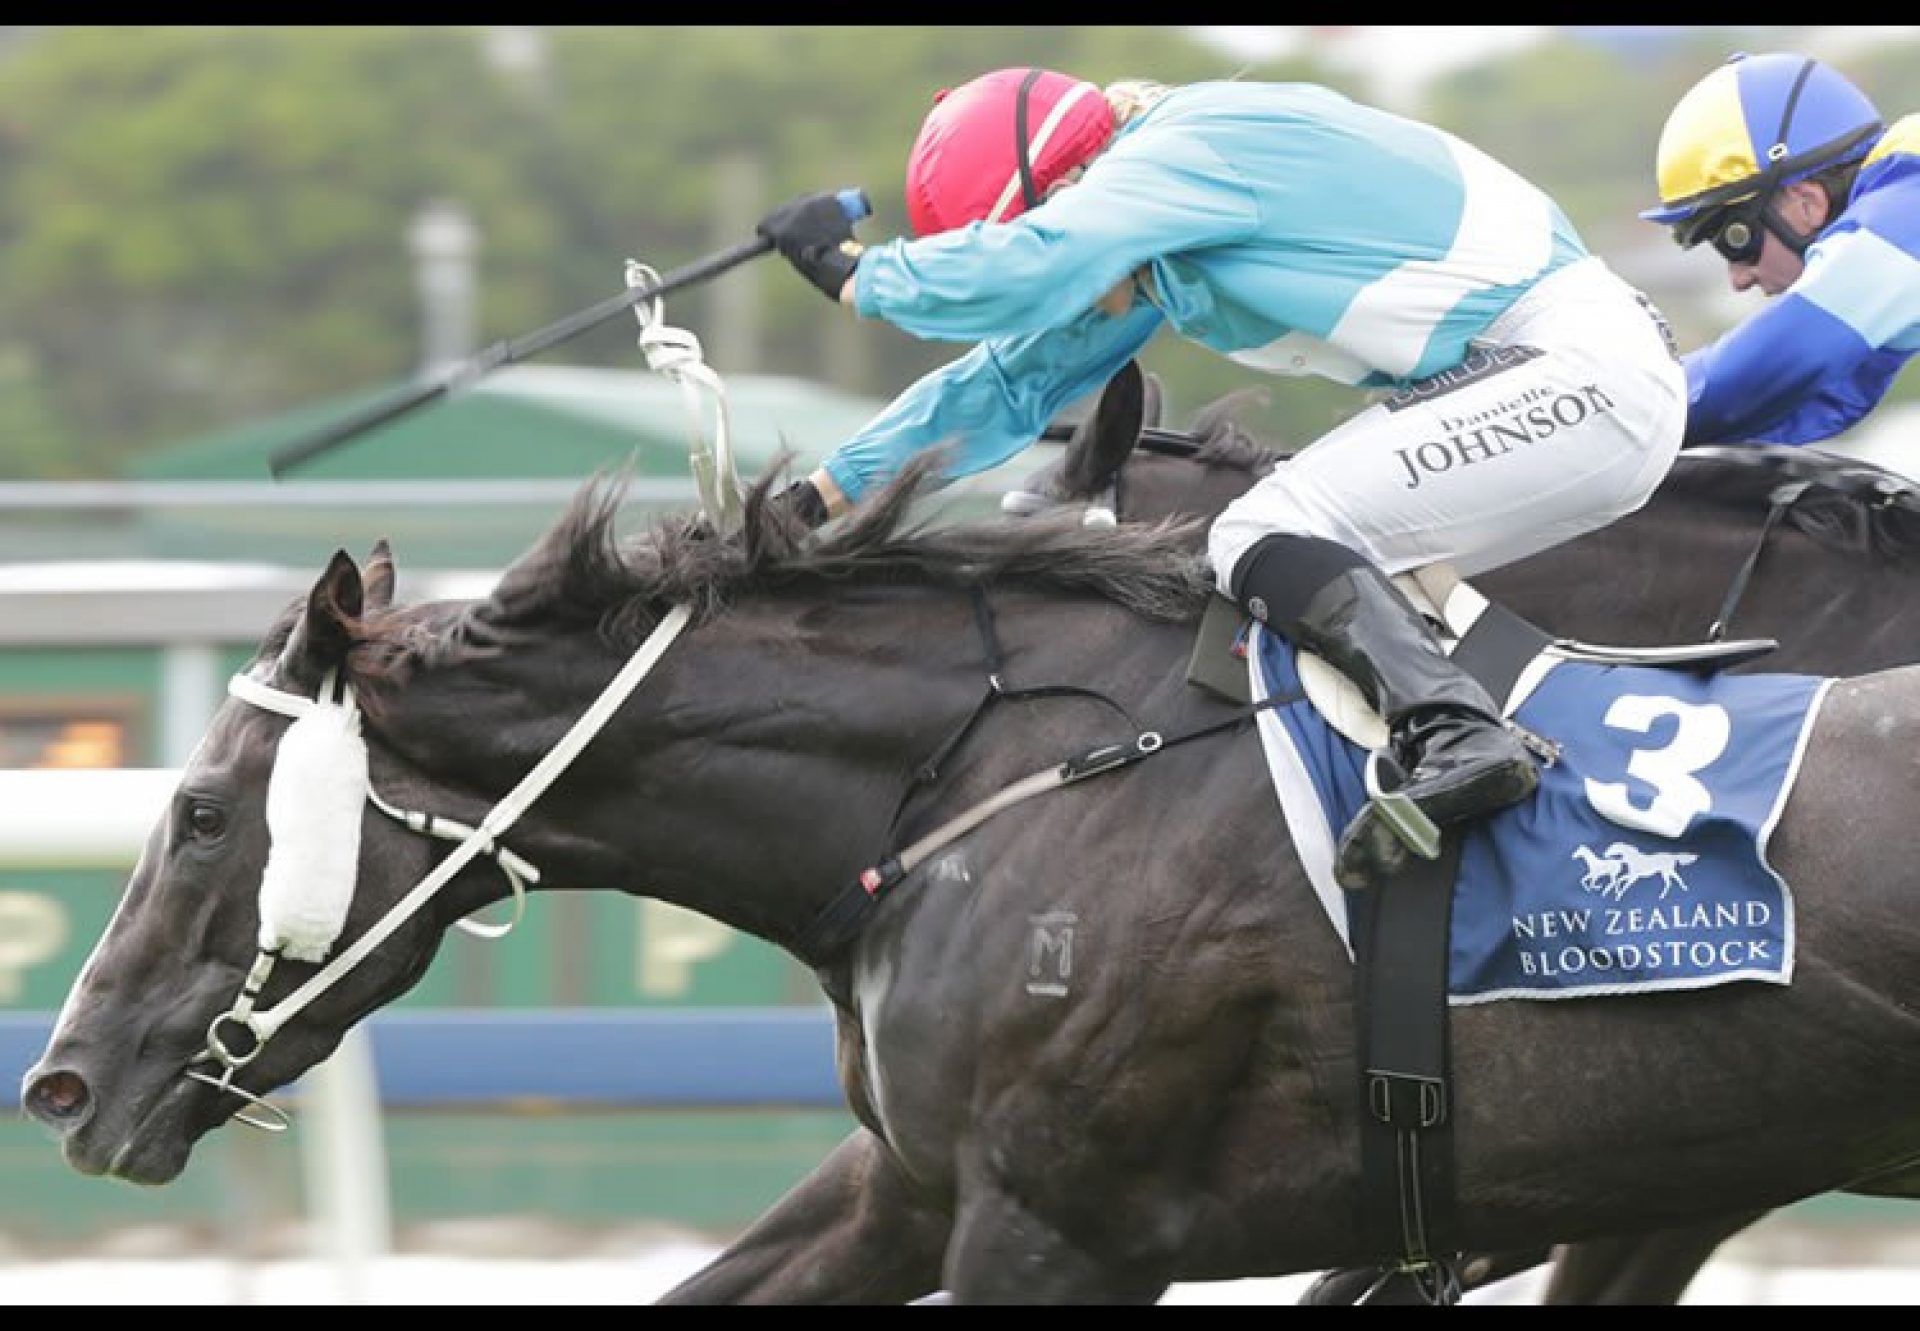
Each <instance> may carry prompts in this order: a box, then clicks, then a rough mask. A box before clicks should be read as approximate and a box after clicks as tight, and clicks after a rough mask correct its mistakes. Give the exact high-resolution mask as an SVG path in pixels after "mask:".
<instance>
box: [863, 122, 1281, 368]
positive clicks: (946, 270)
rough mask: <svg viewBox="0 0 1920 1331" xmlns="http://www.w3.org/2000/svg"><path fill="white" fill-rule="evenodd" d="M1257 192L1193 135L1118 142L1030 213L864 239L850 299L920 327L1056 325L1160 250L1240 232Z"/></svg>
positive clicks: (937, 336) (963, 331)
mask: <svg viewBox="0 0 1920 1331" xmlns="http://www.w3.org/2000/svg"><path fill="white" fill-rule="evenodd" d="M1259 222H1260V209H1259V205H1258V203H1257V201H1256V198H1255V196H1254V192H1253V191H1252V190H1251V189H1250V188H1248V186H1247V184H1246V183H1245V182H1244V181H1243V179H1242V178H1241V176H1240V173H1239V172H1238V171H1236V170H1234V169H1233V168H1232V167H1231V166H1229V165H1228V164H1227V163H1226V162H1224V161H1222V160H1221V159H1220V157H1219V155H1218V154H1217V153H1215V152H1214V151H1213V150H1212V149H1211V148H1210V147H1209V146H1208V145H1207V144H1205V143H1204V142H1202V141H1200V140H1199V139H1198V137H1196V136H1175V135H1168V134H1159V135H1155V136H1153V137H1151V138H1147V139H1143V140H1123V141H1122V143H1121V144H1119V145H1117V146H1116V147H1115V148H1113V149H1112V150H1110V152H1109V154H1108V155H1107V156H1104V157H1101V158H1098V159H1096V160H1095V162H1094V164H1093V165H1092V166H1091V167H1090V168H1089V169H1088V171H1087V174H1086V176H1085V177H1084V178H1083V179H1082V180H1081V181H1080V183H1079V184H1077V185H1074V186H1073V187H1072V188H1070V189H1065V190H1062V191H1060V192H1059V193H1058V194H1055V195H1054V196H1053V197H1052V198H1050V199H1048V200H1047V201H1046V202H1045V203H1043V204H1042V205H1041V206H1040V207H1038V208H1036V209H1034V210H1033V211H1032V212H1030V213H1023V214H1021V215H1020V216H1019V217H1016V218H1014V219H1013V220H1012V221H1010V222H1000V223H995V224H993V225H984V224H982V223H978V222H975V223H972V224H970V225H968V226H964V227H959V228H957V229H955V230H952V231H944V232H941V233H939V234H937V235H932V236H924V237H921V238H920V239H918V240H893V241H889V242H887V243H885V244H882V245H877V246H870V247H868V249H867V251H866V253H865V254H863V255H862V256H861V257H860V266H859V267H858V268H857V269H855V270H854V305H855V308H856V309H858V310H859V312H860V313H861V314H862V315H863V316H865V317H866V318H870V319H884V320H886V321H887V322H888V323H891V324H893V325H894V326H895V327H898V328H902V329H904V330H906V331H907V332H909V333H912V334H913V335H914V336H915V337H920V338H925V339H928V340H931V341H943V342H978V341H982V340H985V339H987V338H998V337H1009V336H1014V335H1018V334H1021V333H1035V332H1039V331H1041V330H1042V329H1046V328H1054V327H1059V326H1061V325H1063V324H1065V323H1067V322H1069V321H1070V320H1072V319H1074V318H1076V317H1078V315H1079V314H1080V313H1081V312H1084V311H1086V310H1090V309H1092V308H1093V306H1094V304H1095V303H1096V302H1097V301H1098V300H1099V299H1100V298H1101V297H1102V296H1104V295H1105V294H1106V293H1107V292H1108V291H1110V290H1111V289H1112V288H1113V287H1114V286H1115V284H1117V283H1119V282H1122V281H1124V280H1126V279H1127V278H1128V277H1130V276H1131V275H1132V274H1133V273H1135V272H1136V271H1137V270H1138V269H1140V268H1141V267H1143V266H1145V265H1146V264H1148V263H1150V262H1152V261H1153V260H1155V259H1159V258H1163V257H1165V256H1167V255H1171V254H1178V253H1180V252H1182V251H1185V250H1193V249H1204V248H1209V247H1213V246H1220V245H1230V244H1233V243H1235V242H1239V241H1243V240H1245V239H1246V238H1247V237H1248V236H1250V235H1251V234H1252V233H1253V232H1254V231H1255V230H1256V229H1257V227H1258V226H1259Z"/></svg>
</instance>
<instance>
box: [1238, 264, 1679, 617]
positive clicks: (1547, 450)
mask: <svg viewBox="0 0 1920 1331" xmlns="http://www.w3.org/2000/svg"><path fill="white" fill-rule="evenodd" d="M1686 409H1687V388H1686V375H1685V373H1684V371H1683V370H1682V369H1681V366H1680V362H1679V361H1678V359H1677V358H1676V357H1675V355H1674V350H1673V346H1672V341H1671V336H1670V334H1669V333H1668V331H1667V329H1666V326H1665V323H1664V321H1662V320H1661V319H1660V316H1659V315H1658V313H1657V312H1656V311H1654V309H1653V307H1652V306H1651V305H1650V304H1649V303H1648V302H1647V301H1646V299H1645V298H1644V297H1643V296H1641V295H1640V293H1639V292H1637V291H1635V290H1634V289H1633V287H1631V286H1630V285H1628V284H1627V283H1626V282H1624V281H1622V280H1621V279H1620V278H1619V277H1618V276H1617V275H1615V274H1614V273H1613V272H1612V270H1610V269H1609V268H1608V267H1607V266H1606V264H1605V263H1604V262H1603V261H1601V260H1600V259H1599V258H1597V257H1590V258H1586V259H1583V260H1581V261H1579V262H1578V263H1574V264H1570V265H1568V266H1567V267H1565V268H1563V269H1560V270H1559V271H1557V272H1555V273H1553V274H1552V275H1550V276H1548V277H1547V278H1545V279H1543V280H1542V281H1541V282H1540V283H1539V284H1538V285H1537V286H1536V287H1534V288H1533V290H1532V291H1530V292H1528V293H1527V294H1526V295H1525V296H1522V297H1521V298H1520V299H1519V300H1518V301H1517V302H1515V304H1514V305H1513V307H1512V308H1511V309H1510V310H1508V311H1507V312H1506V313H1505V314H1504V315H1502V316H1501V317H1500V318H1499V319H1498V320H1496V321H1495V322H1494V323H1493V325H1492V326H1491V327H1489V328H1488V329H1487V331H1486V333H1485V334H1483V335H1482V336H1481V337H1480V338H1479V339H1477V340H1476V342H1475V350H1474V352H1473V353H1472V354H1470V355H1469V356H1468V358H1467V359H1466V360H1465V361H1464V362H1463V363H1462V364H1461V365H1460V366H1458V367H1457V368H1455V369H1453V370H1448V371H1443V372H1442V373H1440V374H1437V375H1435V376H1433V377H1432V378H1430V379H1426V380H1422V381H1421V382H1420V383H1418V384H1415V385H1413V386H1412V387H1410V388H1408V389H1405V390H1402V391H1401V392H1398V393H1396V394H1394V395H1393V396H1392V397H1390V398H1388V399H1387V400H1385V401H1382V402H1377V403H1375V404H1374V405H1372V406H1370V407H1368V408H1366V409H1365V410H1364V411H1362V412H1360V413H1359V414H1358V415H1356V416H1354V417H1353V418H1352V419H1351V420H1349V421H1347V422H1346V423H1345V424H1343V425H1341V426H1339V427H1337V428H1336V429H1334V430H1333V431H1331V432H1330V433H1328V434H1326V435H1324V436H1322V437H1321V438H1320V439H1318V440H1316V441H1315V442H1314V443H1313V444H1312V445H1310V446H1309V447H1307V448H1305V449H1303V450H1302V451H1301V452H1299V453H1297V454H1295V455H1294V456H1293V457H1292V458H1291V459H1289V460H1287V461H1285V462H1282V463H1281V464H1280V465H1279V466H1277V467H1276V468H1274V470H1273V471H1272V472H1271V473H1269V474H1268V475H1267V476H1266V477H1265V478H1263V479H1262V480H1261V481H1260V482H1259V483H1258V484H1256V485H1255V486H1254V487H1253V488H1252V489H1250V490H1248V491H1247V492H1246V493H1245V494H1243V495H1241V496H1240V497H1239V498H1238V499H1236V500H1234V501H1233V503H1231V504H1229V505H1228V506H1227V507H1226V509H1225V510H1224V511H1223V512H1222V513H1221V514H1220V516H1219V517H1218V518H1217V519H1215V520H1214V523H1213V527H1212V530H1211V532H1210V533H1209V536H1208V543H1207V553H1208V557H1209V559H1210V560H1211V562H1212V564H1213V568H1214V573H1215V575H1216V577H1217V578H1218V579H1219V586H1220V587H1221V588H1222V589H1226V588H1230V587H1232V586H1233V580H1232V579H1233V573H1234V570H1235V567H1236V566H1237V565H1238V563H1239V561H1240V559H1241V557H1242V556H1243V555H1245V554H1246V552H1247V551H1248V550H1249V549H1250V548H1252V546H1253V545H1254V544H1255V543H1256V542H1258V541H1259V540H1260V539H1261V538H1262V537H1264V536H1268V535H1273V534H1276V533H1285V534H1290V535H1302V536H1321V537H1326V538H1328V539H1331V540H1335V541H1338V542H1340V543H1341V544H1343V545H1345V546H1347V547H1349V548H1350V549H1352V550H1354V551H1356V552H1357V553H1359V554H1361V555H1364V556H1365V557H1366V558H1368V559H1370V560H1371V561H1373V562H1374V563H1375V564H1376V565H1378V566H1379V567H1380V568H1381V569H1382V570H1383V571H1384V572H1386V573H1388V574H1395V573H1402V572H1405V571H1406V570H1408V569H1412V568H1418V567H1420V566H1422V565H1425V564H1430V563H1434V562H1436V561H1440V560H1445V561H1448V562H1450V563H1452V564H1453V565H1454V566H1455V567H1456V568H1457V569H1458V570H1459V572H1460V573H1461V574H1463V575H1466V576H1472V575H1473V574H1475V573H1480V572H1484V571H1485V570H1487V569H1491V568H1498V567H1500V566H1501V565H1503V564H1508V563H1511V562H1513V561H1514V560H1517V559H1522V558H1525V557H1526V556H1528V555H1531V554H1536V553H1538V552H1539V551H1541V550H1545V549H1548V548H1550V547H1552V546H1555V545H1559V544H1561V543H1562V542H1564V541H1568V540H1571V539H1573V538H1574V537H1576V536H1580V535H1582V534H1584V533H1586V532H1589V531H1593V530H1595V529H1597V528H1600V527H1604V526H1605V525H1607V524H1608V523H1610V522H1612V521H1614V520H1615V519H1616V518H1620V517H1624V516H1625V515H1627V514H1628V513H1631V512H1633V511H1634V510H1635V509H1638V508H1639V507H1641V506H1642V505H1643V504H1645V503H1646V502H1647V499H1648V498H1649V497H1650V496H1651V495H1652V493H1653V491H1654V489H1655V487H1656V486H1658V485H1659V483H1660V481H1661V479H1662V478H1663V477H1665V475H1666V474H1667V470H1668V468H1669V467H1670V466H1671V465H1672V463H1673V460H1674V457H1675V455H1676V454H1677V453H1678V452H1679V450H1680V439H1681V433H1682V430H1683V427H1684V426H1685V423H1686Z"/></svg>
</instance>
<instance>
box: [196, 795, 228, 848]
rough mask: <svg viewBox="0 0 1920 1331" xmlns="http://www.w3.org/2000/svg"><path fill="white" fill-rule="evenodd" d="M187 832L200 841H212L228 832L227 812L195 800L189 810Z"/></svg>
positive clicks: (215, 805)
mask: <svg viewBox="0 0 1920 1331" xmlns="http://www.w3.org/2000/svg"><path fill="white" fill-rule="evenodd" d="M187 830H188V831H189V832H191V833H192V834H193V835H194V837H195V838H196V839H198V840H201V841H212V840H213V839H215V838H216V837H218V836H219V835H220V834H221V833H222V832H224V831H226V830H227V813H226V810H225V809H222V808H221V807H220V806H219V805H217V804H208V803H206V802H204V801H201V800H195V801H194V802H193V804H192V805H191V806H189V807H188V809H187Z"/></svg>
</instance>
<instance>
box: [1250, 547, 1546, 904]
mask: <svg viewBox="0 0 1920 1331" xmlns="http://www.w3.org/2000/svg"><path fill="white" fill-rule="evenodd" d="M1235 583H1236V585H1235V587H1234V588H1233V592H1234V597H1235V599H1236V600H1238V601H1239V602H1240V604H1241V605H1243V606H1245V607H1246V608H1247V610H1248V612H1249V613H1250V614H1252V615H1253V617H1254V618H1256V619H1258V620H1260V621H1261V622H1262V623H1264V624H1265V625H1266V626H1267V627H1268V628H1270V629H1272V630H1274V631H1275V632H1277V633H1280V634H1282V635H1283V636H1285V637H1286V638H1287V639H1288V640H1289V641H1290V642H1292V643H1293V644H1294V645H1295V646H1296V647H1304V648H1306V649H1307V650H1308V651H1311V652H1314V653H1315V654H1316V655H1319V656H1321V657H1324V658H1325V659H1326V661H1327V662H1328V664H1330V665H1332V666H1333V667H1334V668H1335V669H1336V670H1338V671H1340V673H1341V674H1343V675H1345V676H1346V677H1347V678H1349V679H1351V680H1352V681H1353V682H1354V683H1355V684H1356V685H1357V686H1358V687H1359V689H1360V691H1361V693H1362V694H1364V695H1365V697H1366V699H1367V701H1368V702H1369V703H1370V704H1372V705H1373V707H1374V708H1375V710H1377V711H1378V712H1379V713H1380V715H1381V716H1382V717H1383V718H1385V720H1386V722H1387V727H1388V730H1389V733H1390V735H1391V745H1392V754H1393V757H1394V760H1395V761H1396V762H1397V763H1398V765H1399V767H1400V769H1401V771H1402V772H1404V773H1405V774H1406V781H1405V783H1404V784H1403V785H1401V786H1400V787H1399V789H1400V792H1401V793H1402V794H1404V795H1405V796H1406V797H1407V798H1409V799H1411V800H1412V801H1413V802H1414V803H1415V804H1417V805H1418V806H1419V807H1420V810H1421V812H1422V813H1424V814H1426V816H1427V817H1428V818H1429V819H1431V820H1432V821H1433V823H1434V824H1435V825H1436V826H1439V827H1447V826H1449V825H1452V824H1456V823H1460V822H1463V821H1466V820H1468V819H1471V818H1476V817H1480V816H1482V815H1485V814H1490V813H1494V812H1497V811H1498V810H1500V809H1504V808H1506V807H1507V806H1508V805H1511V804H1517V803H1519V802H1520V801H1521V800H1523V799H1525V798H1526V797H1527V796H1529V795H1531V794H1532V793H1533V791H1534V788H1535V787H1536V786H1538V785H1539V784H1540V774H1539V771H1538V770H1537V769H1536V768H1535V767H1534V762H1533V757H1532V755H1531V754H1530V753H1529V752H1528V751H1527V748H1526V746H1525V745H1523V744H1522V743H1521V742H1520V740H1519V739H1518V737H1517V736H1515V735H1514V733H1513V732H1512V731H1510V730H1509V729H1507V727H1506V726H1505V725H1504V724H1503V723H1502V722H1501V721H1500V719H1499V718H1500V709H1499V706H1498V704H1496V703H1495V702H1494V701H1493V699H1492V698H1490V697H1489V696H1488V695H1487V692H1486V690H1485V689H1483V688H1482V687H1481V686H1480V684H1479V683H1478V681H1476V680H1475V679H1474V678H1473V677H1472V676H1470V675H1468V674H1467V673H1466V672H1465V671H1463V670H1461V669H1460V668H1459V667H1458V666H1456V665H1455V664H1454V663H1453V661H1452V660H1451V659H1450V658H1449V657H1448V656H1447V654H1446V652H1445V651H1444V650H1443V649H1442V648H1441V646H1440V643H1439V641H1438V639H1436V638H1435V637H1434V633H1433V630H1432V628H1431V627H1430V626H1429V625H1428V623H1427V621H1426V619H1425V618H1424V617H1423V616H1422V615H1421V614H1420V612H1419V611H1417V610H1415V609H1414V608H1413V606H1412V605H1411V604H1409V603H1408V601H1407V599H1406V598H1405V597H1404V596H1402V595H1401V594H1400V592H1399V590H1398V589H1397V588H1396V587H1395V586H1394V585H1393V583H1392V582H1391V580H1389V579H1388V578H1387V576H1386V575H1385V574H1384V573H1382V572H1381V571H1380V570H1379V569H1377V568H1375V567H1374V566H1373V565H1372V564H1370V563H1368V562H1367V561H1366V560H1365V559H1363V558H1361V556H1359V555H1358V554H1356V553H1355V552H1353V551H1352V550H1349V549H1348V548H1347V547H1346V546H1343V545H1341V544H1339V543H1338V542H1336V541H1329V540H1324V539H1322V538H1319V537H1313V536H1269V537H1267V538H1265V539H1264V540H1262V541H1261V542H1260V543H1259V544H1258V545H1256V546H1254V548H1253V549H1251V550H1249V551H1248V552H1247V554H1246V556H1245V557H1244V558H1243V559H1242V560H1241V563H1240V568H1239V571H1238V573H1237V575H1236V578H1235ZM1407 856H1408V851H1407V849H1406V846H1405V845H1404V843H1402V842H1401V840H1400V839H1399V837H1398V836H1396V835H1395V834H1394V832H1393V831H1392V829H1391V828H1389V827H1388V826H1387V824H1386V821H1385V820H1384V819H1382V818H1379V817H1375V816H1372V814H1371V812H1370V811H1369V810H1362V811H1361V814H1360V815H1359V816H1358V817H1356V818H1355V819H1354V821H1353V823H1352V824H1351V825H1350V826H1349V827H1348V828H1347V830H1346V833H1345V835H1343V836H1342V837H1341V840H1340V849H1339V854H1338V857H1337V860H1336V863H1335V866H1334V876H1335V878H1336V879H1337V880H1338V881H1339V883H1340V885H1341V886H1342V887H1348V888H1359V887H1366V886H1369V885H1371V884H1372V883H1374V882H1377V881H1379V880H1380V879H1381V877H1383V876H1384V875H1387V874H1391V873H1393V872H1396V871H1397V870H1398V869H1400V868H1401V867H1403V866H1404V865H1405V864H1406V862H1407Z"/></svg>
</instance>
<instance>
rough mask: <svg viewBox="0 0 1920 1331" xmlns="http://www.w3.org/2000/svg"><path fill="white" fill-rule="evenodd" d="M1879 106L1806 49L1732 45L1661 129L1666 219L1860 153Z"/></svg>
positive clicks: (1652, 215)
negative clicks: (1754, 49)
mask: <svg viewBox="0 0 1920 1331" xmlns="http://www.w3.org/2000/svg"><path fill="white" fill-rule="evenodd" d="M1881 128H1882V126H1881V123H1880V113H1879V111H1877V110H1876V109H1875V108H1874V105H1873V103H1872V102H1871V101H1869V100H1867V96H1866V94H1865V93H1863V92H1861V91H1860V90H1859V89H1858V88H1856V87H1854V86H1853V84H1852V83H1850V82H1848V81H1847V79H1846V78H1845V77H1844V76H1843V75H1841V74H1840V73H1838V72H1837V71H1835V70H1834V69H1832V68H1830V67H1829V66H1827V65H1825V64H1823V63H1821V62H1820V61H1818V60H1815V59H1813V58H1812V57H1810V56H1803V55H1785V54H1776V55H1753V56H1749V55H1735V56H1732V57H1731V58H1729V59H1728V61H1727V62H1726V63H1725V64H1723V65H1721V66H1720V67H1719V68H1718V69H1716V70H1714V71H1713V72H1712V73H1711V74H1709V75H1707V76H1706V77H1705V78H1703V79H1701V80H1700V81H1699V82H1698V83H1696V84H1694V85H1693V87H1692V88H1691V89H1689V90H1688V92H1687V95H1686V96H1684V97H1682V98H1681V99H1680V101H1679V103H1678V104H1677V105H1676V106H1675V107H1674V108H1673V112H1672V114H1671V115H1669V116H1668V117H1667V123H1666V126H1665V127H1664V128H1663V129H1662V130H1661V131H1660V147H1659V150H1658V152H1657V154H1656V156H1655V162H1654V176H1655V179H1656V181H1657V182H1658V185H1659V189H1660V206H1659V207H1657V208H1649V209H1647V210H1646V211H1645V212H1643V213H1641V214H1640V216H1641V217H1643V218H1645V219H1646V220H1647V221H1649V222H1658V223H1660V224H1662V225H1664V226H1674V225H1676V224H1679V223H1684V222H1686V221H1687V220H1689V219H1690V218H1693V217H1696V216H1700V215H1702V214H1704V213H1709V212H1713V211H1716V210H1718V209H1720V208H1721V207H1723V206H1725V205H1726V204H1729V203H1733V202H1735V201H1738V200H1741V199H1747V198H1753V197H1755V196H1761V195H1768V194H1771V193H1772V192H1773V191H1774V190H1776V189H1778V188H1779V187H1780V186H1782V185H1785V184H1788V183H1790V182H1792V181H1795V180H1800V179H1803V178H1804V177H1806V176H1809V175H1811V174H1813V173H1814V172H1815V171H1818V170H1820V169H1821V168H1823V167H1826V166H1831V165H1833V164H1834V163H1836V162H1843V161H1846V160H1848V159H1850V158H1856V157H1861V156H1864V155H1865V154H1866V152H1867V150H1868V149H1869V148H1870V147H1872V145H1873V141H1874V139H1875V138H1877V137H1878V135H1879V133H1880V130H1881Z"/></svg>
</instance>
